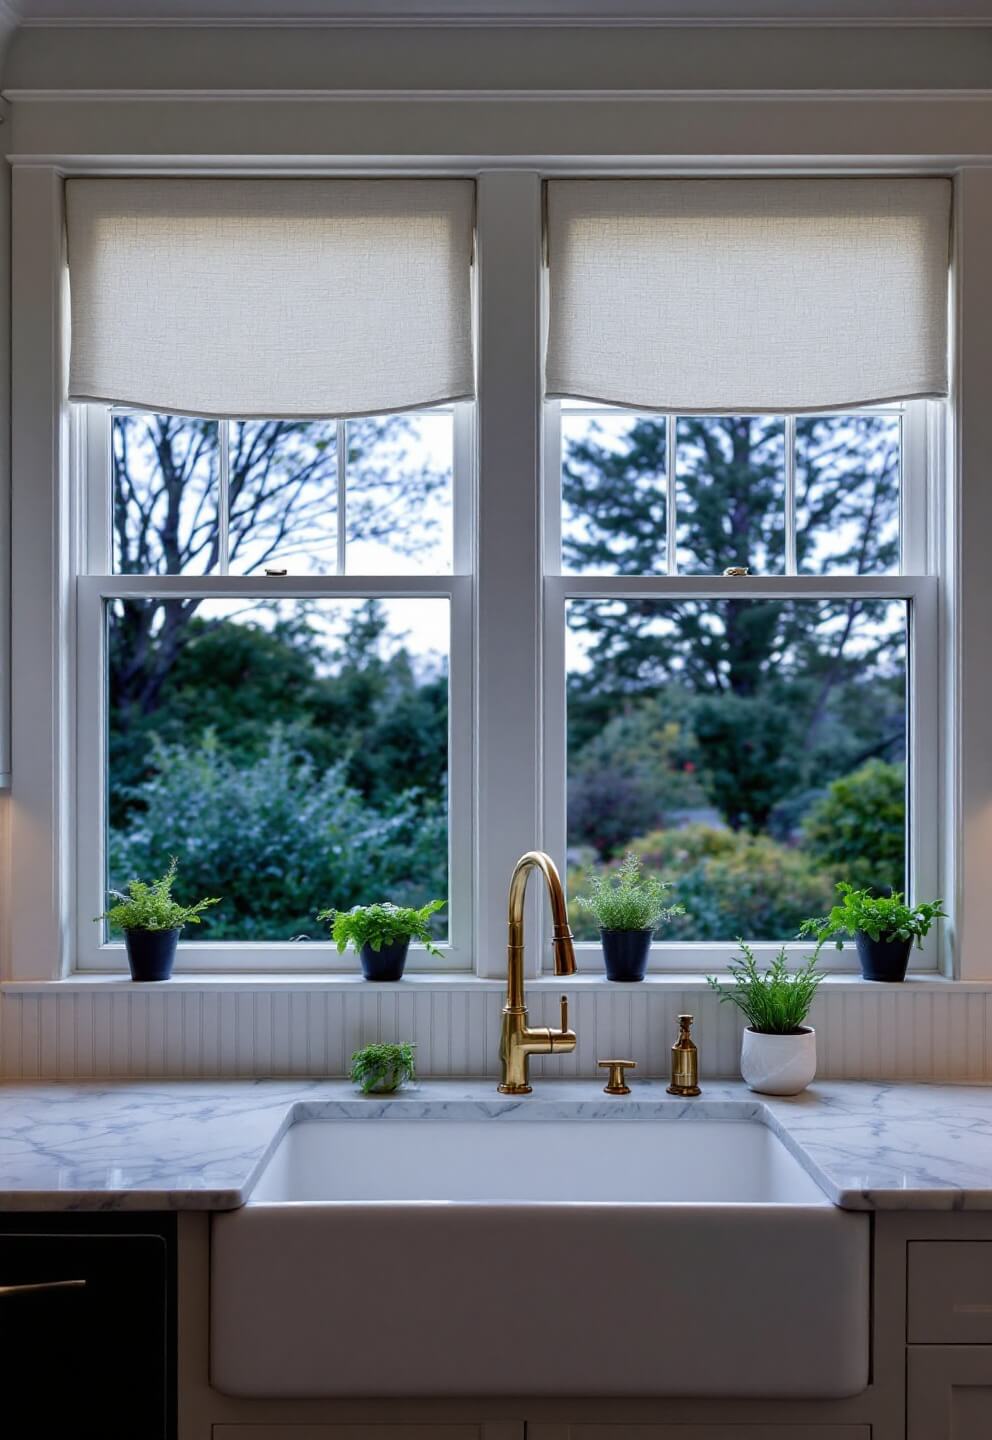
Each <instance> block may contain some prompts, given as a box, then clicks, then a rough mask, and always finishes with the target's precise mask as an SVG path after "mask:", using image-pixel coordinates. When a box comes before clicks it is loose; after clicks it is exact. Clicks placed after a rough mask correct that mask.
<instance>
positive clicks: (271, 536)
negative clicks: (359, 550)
mask: <svg viewBox="0 0 992 1440" xmlns="http://www.w3.org/2000/svg"><path fill="white" fill-rule="evenodd" d="M336 431H337V425H336V422H335V421H333V420H318V421H290V420H232V421H231V423H230V449H229V465H230V469H229V478H228V485H229V514H230V520H229V526H230V535H229V546H230V557H231V560H230V567H231V573H232V574H234V575H250V574H257V573H259V572H260V571H261V570H263V569H265V568H266V567H268V568H271V569H274V570H288V571H289V573H290V574H291V575H321V574H323V575H333V574H334V573H335V569H336V566H337V486H338V466H337V449H336V445H335V435H336Z"/></svg>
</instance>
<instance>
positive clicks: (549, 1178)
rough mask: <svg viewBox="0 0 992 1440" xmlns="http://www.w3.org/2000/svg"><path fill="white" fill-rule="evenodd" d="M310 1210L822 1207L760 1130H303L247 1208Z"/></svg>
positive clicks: (326, 1126)
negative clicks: (317, 1206)
mask: <svg viewBox="0 0 992 1440" xmlns="http://www.w3.org/2000/svg"><path fill="white" fill-rule="evenodd" d="M313 1201H334V1202H340V1201H364V1202H365V1203H370V1202H371V1203H387V1204H395V1203H397V1202H404V1203H409V1202H412V1201H420V1202H425V1201H427V1202H435V1203H442V1202H448V1203H452V1204H454V1203H468V1204H475V1205H479V1204H495V1203H499V1204H503V1203H506V1204H515V1203H517V1204H519V1203H538V1202H542V1203H552V1204H559V1205H561V1204H576V1203H590V1202H596V1203H615V1204H616V1203H619V1204H625V1205H626V1204H658V1203H659V1202H671V1201H676V1202H678V1201H683V1202H694V1203H700V1204H711V1203H721V1202H722V1203H724V1204H782V1205H788V1204H791V1205H821V1206H829V1203H830V1202H829V1201H828V1200H827V1198H826V1196H825V1195H824V1194H823V1191H822V1190H821V1189H820V1188H819V1186H818V1185H817V1184H816V1183H815V1181H813V1180H811V1179H810V1177H809V1175H807V1173H806V1171H805V1170H804V1169H803V1168H802V1166H801V1165H800V1164H799V1162H798V1161H797V1160H796V1159H794V1157H793V1156H792V1155H790V1154H789V1152H788V1151H787V1150H786V1149H785V1147H784V1146H783V1144H782V1142H781V1141H780V1140H779V1139H778V1137H777V1136H776V1135H773V1134H772V1132H771V1131H770V1130H769V1129H768V1128H767V1126H765V1125H762V1124H760V1122H755V1121H748V1120H744V1121H740V1120H736V1121H735V1120H679V1121H677V1122H674V1123H659V1122H656V1123H654V1124H651V1123H649V1122H645V1121H643V1120H636V1119H630V1120H626V1119H618V1120H609V1119H596V1120H584V1119H548V1120H545V1121H543V1122H541V1123H539V1124H519V1123H518V1124H513V1123H512V1122H511V1123H509V1124H508V1123H505V1122H504V1123H503V1124H494V1122H493V1121H492V1120H447V1119H439V1120H432V1119H417V1120H416V1121H413V1122H411V1121H410V1120H389V1119H380V1120H374V1121H366V1122H364V1123H363V1122H362V1121H355V1120H309V1121H303V1122H302V1123H300V1124H297V1125H293V1126H291V1128H290V1129H289V1130H288V1131H287V1132H286V1134H285V1136H284V1137H283V1139H282V1142H281V1144H280V1145H279V1148H278V1149H277V1150H276V1152H275V1154H274V1155H273V1157H272V1159H271V1160H270V1162H269V1164H268V1165H267V1167H266V1169H265V1172H264V1173H263V1175H262V1178H261V1180H260V1181H259V1182H258V1184H257V1186H256V1187H255V1190H254V1191H253V1193H252V1196H251V1200H250V1202H249V1203H250V1204H252V1205H271V1204H286V1203H290V1204H292V1203H305V1202H313Z"/></svg>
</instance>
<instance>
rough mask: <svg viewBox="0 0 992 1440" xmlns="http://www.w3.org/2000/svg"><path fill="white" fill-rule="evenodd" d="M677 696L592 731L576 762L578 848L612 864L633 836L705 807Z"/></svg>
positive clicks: (572, 800)
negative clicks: (587, 847)
mask: <svg viewBox="0 0 992 1440" xmlns="http://www.w3.org/2000/svg"><path fill="white" fill-rule="evenodd" d="M684 709H685V705H684V704H682V705H680V704H679V697H678V696H672V695H669V696H666V699H665V702H664V704H662V703H661V702H660V701H659V700H657V699H645V700H642V701H639V702H638V703H637V704H635V705H632V706H629V707H625V708H624V709H623V710H622V711H621V712H620V713H619V714H616V715H614V716H613V717H612V719H609V720H607V722H606V724H605V725H604V726H602V727H601V728H599V729H593V732H592V733H591V735H590V738H589V739H588V740H586V741H585V742H584V743H583V744H582V745H581V748H580V749H579V750H578V752H577V753H574V754H571V755H570V757H569V776H568V829H569V838H570V840H571V842H572V843H573V844H577V845H591V846H593V847H594V849H595V850H596V853H597V855H598V856H599V858H600V859H601V860H609V859H612V857H613V856H614V855H615V854H616V853H617V851H618V850H621V849H622V848H623V846H624V845H626V844H628V843H629V841H630V838H631V836H632V835H644V834H646V833H647V832H648V831H649V830H657V829H659V828H660V827H661V826H663V825H665V824H666V823H667V822H668V817H669V816H670V814H671V813H672V812H673V811H678V810H684V809H688V808H691V807H692V806H694V805H699V804H701V803H702V802H703V800H704V794H703V791H702V790H701V788H700V785H699V780H698V777H697V775H696V766H697V763H698V747H697V745H696V743H695V738H694V736H693V734H692V731H691V729H689V728H687V726H686V724H685V715H684V714H683V713H682V712H683V711H684Z"/></svg>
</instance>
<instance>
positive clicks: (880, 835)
mask: <svg viewBox="0 0 992 1440" xmlns="http://www.w3.org/2000/svg"><path fill="white" fill-rule="evenodd" d="M905 826H906V771H905V767H904V766H902V765H890V764H888V763H886V761H884V760H869V761H868V762H867V764H865V765H862V766H860V767H859V768H858V769H857V770H853V771H852V772H851V774H850V775H843V776H841V777H840V779H838V780H834V781H833V782H832V783H831V784H830V785H829V786H828V788H827V793H826V794H825V795H824V796H823V798H822V799H821V800H820V801H819V802H818V803H817V804H816V805H814V806H813V808H812V809H811V810H810V811H809V813H808V815H807V816H806V818H805V820H804V821H803V827H802V831H803V845H804V847H805V849H806V850H807V851H808V852H809V854H810V855H811V856H812V857H813V859H814V860H817V861H818V862H819V863H820V864H821V865H822V866H823V867H824V869H826V870H828V871H830V872H831V873H832V874H833V875H834V876H837V875H846V876H847V877H848V880H849V882H850V883H851V884H852V885H854V886H858V887H861V888H863V889H867V890H873V891H875V892H876V893H878V892H882V893H884V892H885V891H887V890H889V891H891V890H898V889H899V887H900V886H901V885H902V884H903V880H904V874H905V868H906V859H905V834H904V832H905Z"/></svg>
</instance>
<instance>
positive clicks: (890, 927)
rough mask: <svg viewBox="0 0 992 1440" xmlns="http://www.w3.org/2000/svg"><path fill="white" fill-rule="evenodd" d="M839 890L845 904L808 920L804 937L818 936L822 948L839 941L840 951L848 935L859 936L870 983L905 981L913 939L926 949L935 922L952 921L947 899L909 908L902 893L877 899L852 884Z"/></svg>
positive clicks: (857, 942)
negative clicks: (819, 916)
mask: <svg viewBox="0 0 992 1440" xmlns="http://www.w3.org/2000/svg"><path fill="white" fill-rule="evenodd" d="M837 889H838V891H839V892H840V896H841V899H840V903H839V904H838V905H835V906H834V908H833V909H832V910H831V912H830V914H829V915H827V916H826V917H825V918H823V919H820V920H807V921H806V922H805V923H804V925H803V927H802V929H801V930H800V932H799V933H800V934H801V935H815V936H816V937H817V939H818V940H819V941H820V943H821V944H822V943H823V941H824V940H830V939H833V940H834V941H835V943H836V945H837V949H838V950H840V949H842V948H843V945H844V939H843V937H844V936H845V935H853V937H854V944H855V948H856V949H857V952H858V959H859V960H860V961H861V973H862V975H863V976H864V978H865V979H866V980H895V981H901V980H905V978H906V970H907V967H908V965H909V954H910V951H911V950H912V948H913V941H914V940H915V941H916V943H917V945H920V944H921V942H922V940H923V937H924V936H925V935H928V934H929V933H930V929H931V927H932V926H933V924H934V922H935V921H937V920H946V919H947V916H946V914H945V911H944V902H943V900H932V901H930V900H928V901H923V902H921V903H920V904H919V905H907V904H906V902H905V900H904V898H903V896H902V894H901V893H900V892H899V891H898V890H897V891H895V893H894V894H892V895H881V896H875V895H872V893H871V891H870V890H855V888H854V886H853V885H849V884H848V883H847V881H846V880H842V881H841V882H840V884H839V885H838V886H837Z"/></svg>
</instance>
